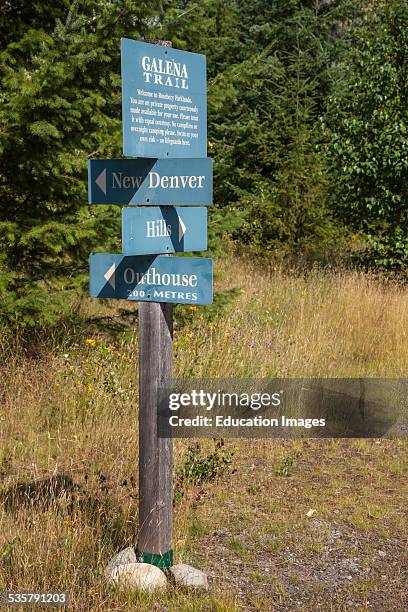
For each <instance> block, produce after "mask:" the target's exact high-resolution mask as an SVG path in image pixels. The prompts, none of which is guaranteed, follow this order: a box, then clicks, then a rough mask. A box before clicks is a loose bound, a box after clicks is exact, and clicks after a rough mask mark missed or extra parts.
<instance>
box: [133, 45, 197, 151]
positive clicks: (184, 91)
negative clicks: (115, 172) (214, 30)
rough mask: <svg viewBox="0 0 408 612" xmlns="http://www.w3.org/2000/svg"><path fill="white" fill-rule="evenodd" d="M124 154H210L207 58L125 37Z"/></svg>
mask: <svg viewBox="0 0 408 612" xmlns="http://www.w3.org/2000/svg"><path fill="white" fill-rule="evenodd" d="M121 66H122V121H123V154H124V155H128V156H129V157H161V158H165V157H206V156H207V93H206V92H207V86H206V57H205V55H200V54H198V53H190V52H187V51H180V50H179V49H172V48H170V47H162V46H159V45H151V44H149V43H145V42H141V41H137V40H130V39H128V38H122V41H121Z"/></svg>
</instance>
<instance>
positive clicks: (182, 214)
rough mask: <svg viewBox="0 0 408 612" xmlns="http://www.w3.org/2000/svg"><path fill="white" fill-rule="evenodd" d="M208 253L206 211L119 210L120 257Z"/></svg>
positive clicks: (191, 207)
mask: <svg viewBox="0 0 408 612" xmlns="http://www.w3.org/2000/svg"><path fill="white" fill-rule="evenodd" d="M206 249H207V209H206V208H204V207H197V206H190V207H187V206H183V207H174V206H162V207H161V208H159V207H158V206H149V207H147V206H146V207H139V208H123V209H122V253H124V254H130V255H145V254H149V253H152V254H154V253H178V252H187V251H205V250H206Z"/></svg>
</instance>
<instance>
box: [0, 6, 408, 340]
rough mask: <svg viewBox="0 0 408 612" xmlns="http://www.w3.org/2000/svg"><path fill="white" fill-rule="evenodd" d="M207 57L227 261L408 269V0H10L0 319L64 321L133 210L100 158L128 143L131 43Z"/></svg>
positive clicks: (215, 240)
mask: <svg viewBox="0 0 408 612" xmlns="http://www.w3.org/2000/svg"><path fill="white" fill-rule="evenodd" d="M121 36H126V37H129V38H135V39H141V38H160V39H168V40H171V41H172V42H173V46H175V47H177V48H180V49H185V50H189V51H195V52H200V53H205V54H206V55H207V62H208V108H209V117H208V119H209V150H208V155H209V156H211V157H212V158H213V159H214V170H215V177H214V193H215V200H214V201H215V205H214V206H213V207H212V209H211V211H210V212H211V218H210V244H211V251H212V253H213V254H217V255H222V252H223V250H224V249H226V248H227V247H228V248H230V245H231V244H234V245H235V248H237V249H238V250H244V251H245V252H251V253H252V254H253V256H254V257H256V256H259V257H261V256H262V257H265V256H266V257H268V258H270V259H272V258H278V259H279V260H280V261H288V262H290V264H291V265H293V264H294V263H297V264H298V263H301V264H302V265H303V266H309V265H316V263H317V264H321V265H327V264H331V265H350V264H351V265H355V266H357V265H358V266H364V267H365V268H371V269H375V270H378V271H381V272H386V273H392V274H398V275H399V276H401V277H404V274H405V272H404V271H405V269H406V264H407V262H408V211H407V207H406V202H407V199H408V198H407V196H408V124H407V111H408V96H407V93H408V5H407V3H406V0H388V1H383V0H378V1H375V0H373V1H371V2H369V1H367V0H365V1H364V0H354V1H353V0H309V1H298V0H252V1H251V2H247V1H245V0H146V1H144V2H143V1H139V0H137V1H136V0H111V1H109V0H74V1H73V2H72V0H48V1H47V2H46V3H44V2H40V1H38V0H37V1H33V2H30V3H27V2H25V1H24V0H5V1H4V2H3V5H2V10H1V13H0V79H1V89H0V100H1V106H0V320H1V321H2V322H3V323H4V324H5V325H7V326H12V327H13V328H15V327H16V326H18V327H21V326H23V327H24V326H25V327H33V326H44V325H50V324H55V323H56V322H58V320H59V319H60V318H61V317H63V316H64V314H65V313H66V311H67V308H69V307H70V304H71V297H72V296H73V295H75V294H78V292H81V291H85V290H86V286H87V269H88V255H89V253H90V252H91V251H98V250H99V251H106V252H108V251H113V252H115V251H120V209H119V207H94V208H91V207H89V206H87V160H88V159H89V158H97V157H120V156H121V154H122V143H121V138H122V130H121V83H120V55H119V48H120V37H121Z"/></svg>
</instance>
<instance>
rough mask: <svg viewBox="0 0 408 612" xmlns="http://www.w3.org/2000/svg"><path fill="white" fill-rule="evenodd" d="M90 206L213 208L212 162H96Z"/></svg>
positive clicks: (90, 181)
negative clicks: (195, 206) (196, 206)
mask: <svg viewBox="0 0 408 612" xmlns="http://www.w3.org/2000/svg"><path fill="white" fill-rule="evenodd" d="M88 201H89V204H126V205H127V204H134V205H136V204H140V205H143V206H148V205H158V206H174V205H189V206H194V205H198V206H210V204H212V159H210V158H208V157H205V158H203V159H194V158H193V159H182V160H181V159H156V158H153V159H92V160H90V161H89V162H88Z"/></svg>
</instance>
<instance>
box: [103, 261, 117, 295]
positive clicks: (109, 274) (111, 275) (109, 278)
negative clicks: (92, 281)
mask: <svg viewBox="0 0 408 612" xmlns="http://www.w3.org/2000/svg"><path fill="white" fill-rule="evenodd" d="M115 270H116V266H115V263H113V264H112V265H111V267H110V268H109V270H108V271H107V272H105V274H104V275H103V277H104V278H106V280H107V281H108V283H109V284H110V286H111V287H112V289H115Z"/></svg>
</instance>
